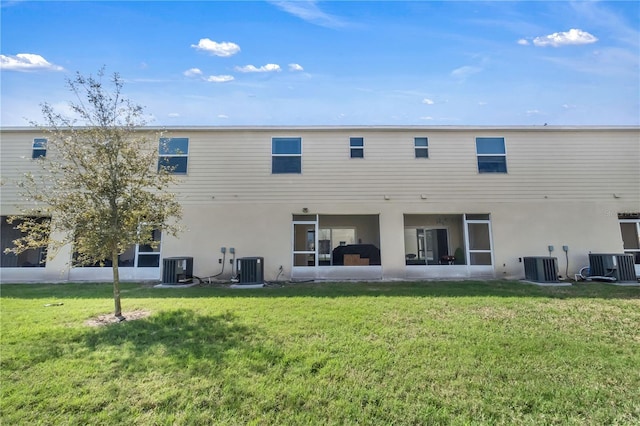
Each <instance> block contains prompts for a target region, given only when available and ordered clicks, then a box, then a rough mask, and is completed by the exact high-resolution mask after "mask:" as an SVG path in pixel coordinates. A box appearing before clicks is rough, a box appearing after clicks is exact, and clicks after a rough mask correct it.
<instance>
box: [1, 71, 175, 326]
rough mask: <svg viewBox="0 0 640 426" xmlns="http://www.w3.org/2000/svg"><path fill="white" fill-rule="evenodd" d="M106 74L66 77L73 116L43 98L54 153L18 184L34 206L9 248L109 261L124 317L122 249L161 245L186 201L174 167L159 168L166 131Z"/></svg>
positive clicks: (117, 79)
mask: <svg viewBox="0 0 640 426" xmlns="http://www.w3.org/2000/svg"><path fill="white" fill-rule="evenodd" d="M103 78H104V68H103V69H101V70H100V71H99V72H98V74H97V76H96V77H94V76H92V75H89V76H88V77H85V76H82V75H81V74H80V73H77V74H76V76H75V78H73V79H71V78H69V79H67V84H68V86H69V89H70V90H71V92H72V93H73V94H74V95H75V99H76V100H75V101H73V102H70V108H71V111H72V115H74V116H76V117H75V118H69V117H67V116H65V115H63V114H60V113H57V112H56V111H55V110H54V108H53V107H52V106H51V105H49V104H47V103H45V104H43V105H42V112H43V115H44V124H43V125H41V126H39V127H41V128H42V129H43V131H44V132H46V133H47V136H48V141H47V152H48V153H47V156H46V157H44V158H40V159H38V163H39V165H40V170H39V173H34V174H29V173H28V174H26V175H25V176H24V179H23V180H22V181H21V182H20V183H19V185H20V187H21V188H22V195H23V196H24V197H25V198H26V200H27V201H29V204H30V205H29V207H28V208H25V209H23V210H22V211H21V216H19V219H20V222H19V223H18V225H17V227H18V228H19V229H20V230H21V231H22V232H23V233H24V237H22V238H20V239H18V240H16V241H14V244H15V247H14V248H13V249H12V250H11V251H13V252H15V253H19V252H22V251H24V250H27V249H31V248H36V247H49V248H53V250H50V255H53V254H54V253H56V252H57V251H58V249H59V248H60V247H62V246H63V245H65V244H73V250H74V253H75V254H74V259H73V262H74V263H76V264H84V265H93V264H100V265H101V266H104V264H105V261H110V263H111V265H112V271H113V298H114V302H115V312H114V314H115V316H116V317H117V318H118V319H119V320H124V319H125V318H124V317H123V315H122V307H121V303H120V277H119V271H118V256H119V255H120V254H122V253H124V251H125V250H127V248H129V247H130V246H132V245H134V244H146V245H151V246H154V245H157V244H158V243H157V242H156V241H154V240H153V238H152V234H153V231H154V230H155V229H161V230H162V232H163V233H164V234H165V235H166V234H170V235H175V234H176V233H177V232H178V231H179V228H178V225H177V220H178V219H179V218H180V217H181V208H180V205H179V204H178V202H177V201H176V199H175V195H174V194H173V193H171V192H170V191H169V187H170V185H171V184H172V183H173V175H172V174H171V173H170V172H171V170H168V169H165V168H158V140H159V136H160V135H159V134H158V133H157V132H150V131H149V130H146V129H144V126H145V125H146V121H145V119H144V117H143V108H142V107H141V106H139V105H135V104H133V103H132V102H131V101H129V100H128V99H126V98H124V97H122V87H123V81H122V79H121V77H120V76H119V75H118V74H117V73H114V74H113V77H112V78H111V79H110V80H109V82H110V83H111V85H110V86H108V85H105V84H104V83H103ZM42 216H45V217H50V218H51V220H50V221H47V220H45V221H43V220H42ZM14 219H15V218H14Z"/></svg>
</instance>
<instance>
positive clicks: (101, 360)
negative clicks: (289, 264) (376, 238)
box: [0, 281, 640, 425]
mask: <svg viewBox="0 0 640 426" xmlns="http://www.w3.org/2000/svg"><path fill="white" fill-rule="evenodd" d="M0 291H1V299H0V301H1V306H0V307H1V314H2V316H1V325H2V335H1V344H2V345H1V370H0V374H1V376H0V378H1V398H2V399H1V406H0V409H1V417H0V421H1V424H3V425H22V424H46V425H50V424H114V425H115V424H118V425H122V424H126V425H129V424H154V425H155V424H171V425H173V424H177V425H180V424H183V425H197V424H255V425H265V424H277V425H295V424H299V425H307V424H321V425H326V424H341V425H343V424H383V425H390V424H400V425H404V424H412V425H418V424H420V425H432V424H447V425H448V424H460V425H463V424H464V425H466V424H491V425H493V424H509V425H511V424H530V425H539V424H562V425H565V424H575V425H605V424H624V425H631V424H639V423H640V288H638V287H617V286H612V285H607V284H598V283H584V284H576V285H574V286H572V287H561V288H551V287H538V286H533V285H527V284H523V283H517V282H505V281H500V282H450V283H445V282H442V283H404V282H403V283H324V284H295V285H288V286H285V287H279V288H265V289H256V290H233V289H225V288H207V287H194V288H188V289H154V288H150V287H147V286H143V285H138V284H125V285H124V286H123V310H124V311H133V310H146V311H149V312H150V315H149V316H148V317H146V318H143V319H138V320H135V321H127V322H123V323H120V324H111V325H106V326H101V327H90V326H88V325H86V323H85V322H86V321H87V320H89V319H90V318H93V317H96V316H98V315H100V314H103V313H107V312H110V311H111V309H112V305H113V301H112V298H111V286H110V285H108V284H59V285H24V284H23V285H6V284H5V285H2V286H1V287H0ZM60 304H61V305H60ZM45 305H53V306H45Z"/></svg>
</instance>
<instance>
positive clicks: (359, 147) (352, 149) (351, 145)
mask: <svg viewBox="0 0 640 426" xmlns="http://www.w3.org/2000/svg"><path fill="white" fill-rule="evenodd" d="M360 142H362V145H354V143H360ZM354 152H359V153H360V154H361V155H360V156H357V155H356V156H354V155H353V153H354ZM349 158H355V159H363V158H364V137H363V136H351V137H350V138H349Z"/></svg>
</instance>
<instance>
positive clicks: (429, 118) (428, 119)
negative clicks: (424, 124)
mask: <svg viewBox="0 0 640 426" xmlns="http://www.w3.org/2000/svg"><path fill="white" fill-rule="evenodd" d="M420 120H427V121H430V120H433V117H431V116H427V117H420Z"/></svg>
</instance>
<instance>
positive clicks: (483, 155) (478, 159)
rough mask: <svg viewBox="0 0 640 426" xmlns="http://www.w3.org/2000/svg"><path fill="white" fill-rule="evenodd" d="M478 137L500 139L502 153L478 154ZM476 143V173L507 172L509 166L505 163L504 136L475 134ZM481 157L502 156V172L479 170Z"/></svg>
mask: <svg viewBox="0 0 640 426" xmlns="http://www.w3.org/2000/svg"><path fill="white" fill-rule="evenodd" d="M479 139H502V147H503V148H504V153H496V154H494V153H489V154H480V153H478V140H479ZM475 145H476V165H477V167H478V173H480V174H507V173H508V172H509V167H508V164H507V141H506V140H505V138H504V136H477V137H476V138H475ZM482 157H504V172H502V171H498V172H492V171H482V170H480V158H482Z"/></svg>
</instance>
